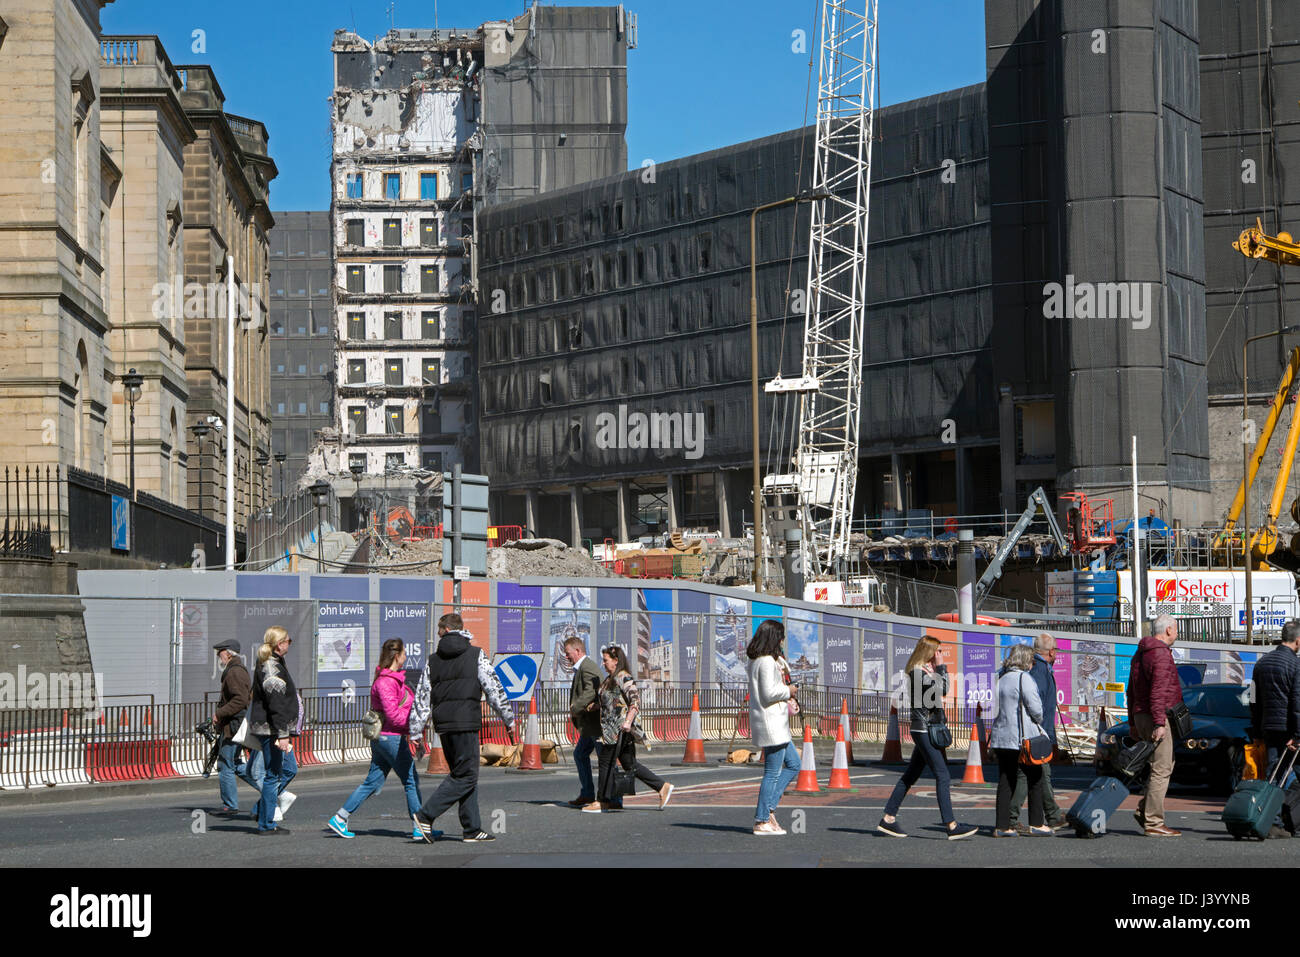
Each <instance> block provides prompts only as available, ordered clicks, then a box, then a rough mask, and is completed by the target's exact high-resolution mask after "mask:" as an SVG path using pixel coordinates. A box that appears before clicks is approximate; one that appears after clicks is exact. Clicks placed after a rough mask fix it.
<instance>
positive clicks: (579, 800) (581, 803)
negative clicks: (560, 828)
mask: <svg viewBox="0 0 1300 957" xmlns="http://www.w3.org/2000/svg"><path fill="white" fill-rule="evenodd" d="M595 803H596V799H595V798H594V797H591V798H589V797H583V796H582V795H581V794H579V795H578V796H577V797H576V798H574V799H573V800H572V801H570V802H569V807H576V808H584V807H587V806H588V805H590V804H595Z"/></svg>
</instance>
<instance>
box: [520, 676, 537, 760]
mask: <svg viewBox="0 0 1300 957" xmlns="http://www.w3.org/2000/svg"><path fill="white" fill-rule="evenodd" d="M519 770H520V771H540V770H542V742H541V736H540V735H539V734H538V733H537V695H536V693H534V694H533V695H531V696H530V697H529V699H528V724H527V727H526V729H525V731H524V756H523V760H522V761H520V762H519Z"/></svg>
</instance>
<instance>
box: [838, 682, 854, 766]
mask: <svg viewBox="0 0 1300 957" xmlns="http://www.w3.org/2000/svg"><path fill="white" fill-rule="evenodd" d="M840 733H841V734H843V735H844V759H845V760H846V761H848V762H849V764H852V763H853V729H852V728H850V727H849V699H848V698H841V699H840Z"/></svg>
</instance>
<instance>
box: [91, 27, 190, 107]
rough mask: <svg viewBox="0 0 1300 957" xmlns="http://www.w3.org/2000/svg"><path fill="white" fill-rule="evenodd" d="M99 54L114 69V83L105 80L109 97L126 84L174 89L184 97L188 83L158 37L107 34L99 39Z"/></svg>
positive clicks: (128, 86) (103, 89)
mask: <svg viewBox="0 0 1300 957" xmlns="http://www.w3.org/2000/svg"><path fill="white" fill-rule="evenodd" d="M99 57H100V60H101V62H102V63H103V66H104V68H106V69H107V68H111V69H112V71H113V74H112V82H102V83H101V84H100V87H101V92H102V93H103V95H104V97H105V98H106V99H108V98H112V97H113V95H114V94H118V93H120V91H121V89H122V87H126V89H127V90H131V91H138V90H144V89H157V90H171V91H172V93H174V94H175V95H176V96H177V97H179V96H180V94H181V92H182V90H184V88H185V84H184V82H183V81H182V79H181V75H180V73H179V72H178V71H177V69H176V67H174V66H172V61H171V60H170V59H168V57H167V51H165V50H164V49H163V45H162V41H161V40H159V39H158V38H157V37H156V36H149V35H139V36H105V37H102V38H101V39H100V42H99Z"/></svg>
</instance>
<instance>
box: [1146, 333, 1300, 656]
mask: <svg viewBox="0 0 1300 957" xmlns="http://www.w3.org/2000/svg"><path fill="white" fill-rule="evenodd" d="M1296 332H1300V325H1294V326H1284V327H1283V328H1281V329H1274V330H1273V331H1272V332H1263V333H1260V334H1259V335H1257V336H1250V337H1249V338H1247V339H1246V341H1245V342H1243V343H1242V344H1241V425H1242V429H1241V434H1242V436H1243V441H1242V443H1241V495H1242V498H1241V521H1242V529H1241V531H1242V538H1241V554H1242V557H1243V558H1244V559H1245V565H1246V644H1250V643H1251V638H1252V636H1253V634H1254V630H1255V595H1254V592H1253V591H1252V588H1251V580H1250V573H1251V570H1252V566H1253V564H1254V556H1253V555H1252V554H1251V552H1252V548H1251V541H1250V483H1251V474H1250V458H1251V451H1250V447H1249V446H1248V445H1247V444H1246V442H1245V441H1244V436H1245V435H1246V434H1247V432H1246V422H1247V420H1248V418H1249V415H1250V409H1249V404H1248V397H1249V392H1247V390H1246V385H1247V375H1246V360H1247V353H1248V352H1249V350H1250V344H1251V343H1252V342H1258V341H1259V340H1260V339H1272V338H1274V337H1275V336H1286V335H1291V334H1292V333H1296ZM1260 457H1261V458H1262V457H1263V450H1261V451H1260ZM1256 464H1257V466H1258V463H1256ZM1133 521H1134V523H1135V527H1136V522H1137V516H1136V515H1134V516H1133ZM1229 554H1231V553H1229Z"/></svg>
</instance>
